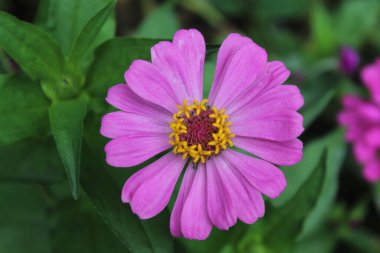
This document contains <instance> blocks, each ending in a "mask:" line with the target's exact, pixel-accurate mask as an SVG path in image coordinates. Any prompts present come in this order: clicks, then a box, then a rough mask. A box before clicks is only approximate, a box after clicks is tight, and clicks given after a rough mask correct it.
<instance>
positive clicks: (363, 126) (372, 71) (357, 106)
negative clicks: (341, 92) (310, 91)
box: [338, 60, 380, 182]
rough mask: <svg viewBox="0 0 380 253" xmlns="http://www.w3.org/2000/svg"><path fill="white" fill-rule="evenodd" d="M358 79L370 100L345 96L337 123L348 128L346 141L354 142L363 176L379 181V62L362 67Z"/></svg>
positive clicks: (355, 152)
mask: <svg viewBox="0 0 380 253" xmlns="http://www.w3.org/2000/svg"><path fill="white" fill-rule="evenodd" d="M361 76H362V80H363V82H364V84H365V85H366V87H368V89H369V91H370V93H371V97H372V99H371V100H369V101H366V100H364V99H362V98H360V97H357V96H354V95H347V96H345V97H344V98H343V100H342V102H343V107H344V110H343V112H341V113H340V115H339V118H338V120H339V122H340V124H342V125H343V126H345V127H346V128H347V131H346V139H347V141H349V142H352V143H353V148H354V155H355V158H356V160H357V161H358V162H359V163H360V164H361V165H362V166H363V167H364V170H363V175H364V177H365V178H366V179H367V180H368V181H370V182H376V181H379V180H380V61H379V60H377V62H376V63H375V64H373V65H369V66H367V67H365V68H364V69H363V70H362V72H361Z"/></svg>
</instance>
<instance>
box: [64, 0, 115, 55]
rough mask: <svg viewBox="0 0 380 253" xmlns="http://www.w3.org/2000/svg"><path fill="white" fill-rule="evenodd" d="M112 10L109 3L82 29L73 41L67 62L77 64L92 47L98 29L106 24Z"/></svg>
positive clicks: (111, 4)
mask: <svg viewBox="0 0 380 253" xmlns="http://www.w3.org/2000/svg"><path fill="white" fill-rule="evenodd" d="M113 8H114V4H113V3H112V2H110V3H109V4H107V5H106V6H105V7H104V8H103V9H101V10H100V11H99V12H98V13H97V14H96V15H95V16H93V17H92V18H91V19H90V20H89V21H88V23H87V24H86V25H85V26H84V27H83V29H82V30H81V32H80V33H79V35H78V37H77V38H76V39H75V42H74V45H73V47H72V50H71V53H70V56H69V62H79V61H81V60H82V58H83V57H84V56H85V55H86V53H87V51H89V49H90V48H91V46H92V45H93V43H94V40H95V39H96V37H97V36H98V34H99V32H100V29H101V28H102V26H103V25H104V23H105V22H106V20H107V18H108V17H109V15H110V13H111V11H112V10H113Z"/></svg>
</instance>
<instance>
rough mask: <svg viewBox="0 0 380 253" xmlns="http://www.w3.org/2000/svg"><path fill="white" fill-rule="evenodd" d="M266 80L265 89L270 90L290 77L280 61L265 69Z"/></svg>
mask: <svg viewBox="0 0 380 253" xmlns="http://www.w3.org/2000/svg"><path fill="white" fill-rule="evenodd" d="M266 71H267V75H268V79H267V86H266V89H268V90H269V89H271V88H274V87H276V86H277V85H280V84H283V83H284V82H285V81H286V80H287V79H288V78H289V76H290V71H289V70H288V69H287V68H286V66H285V64H284V63H283V62H280V61H272V62H270V65H269V66H268V67H267V68H266Z"/></svg>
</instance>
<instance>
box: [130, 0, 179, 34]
mask: <svg viewBox="0 0 380 253" xmlns="http://www.w3.org/2000/svg"><path fill="white" fill-rule="evenodd" d="M179 28H180V26H179V23H178V19H177V17H176V14H175V13H174V8H173V4H163V5H162V6H159V7H157V8H156V9H155V10H153V11H152V12H150V13H149V15H148V16H147V17H146V18H145V20H144V22H142V23H141V25H140V26H139V28H138V29H137V31H136V36H137V37H141V38H153V39H162V38H168V39H171V38H172V37H173V35H174V33H175V32H176V31H177V30H178V29H179Z"/></svg>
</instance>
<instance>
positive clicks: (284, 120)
mask: <svg viewBox="0 0 380 253" xmlns="http://www.w3.org/2000/svg"><path fill="white" fill-rule="evenodd" d="M233 120H234V121H233V124H232V125H231V127H230V129H231V131H232V132H233V133H234V134H236V135H237V136H246V137H256V138H263V139H268V140H274V141H289V140H292V139H294V138H297V137H298V136H300V135H301V133H302V132H303V130H304V128H303V117H302V115H301V114H299V113H298V112H296V111H293V110H281V111H271V110H270V109H269V108H267V110H261V111H249V112H247V113H246V114H245V115H242V116H241V117H239V118H233ZM231 121H232V120H231Z"/></svg>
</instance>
